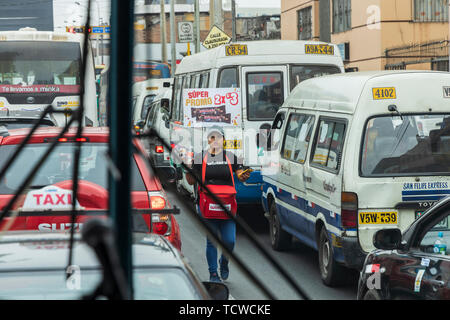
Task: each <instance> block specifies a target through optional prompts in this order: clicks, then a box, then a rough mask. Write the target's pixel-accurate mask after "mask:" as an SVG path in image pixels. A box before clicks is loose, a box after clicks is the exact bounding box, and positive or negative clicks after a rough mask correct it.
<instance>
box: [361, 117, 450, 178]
mask: <svg viewBox="0 0 450 320" xmlns="http://www.w3.org/2000/svg"><path fill="white" fill-rule="evenodd" d="M363 139H364V140H363V149H362V152H361V173H362V176H402V175H403V176H405V175H406V176H415V175H419V174H420V175H424V174H425V175H447V174H448V172H449V170H450V114H434V115H403V117H402V118H400V117H391V116H380V117H375V118H372V119H370V120H369V121H368V122H367V125H366V129H365V134H364V137H363Z"/></svg>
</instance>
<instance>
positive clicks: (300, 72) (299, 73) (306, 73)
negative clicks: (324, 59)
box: [290, 65, 341, 90]
mask: <svg viewBox="0 0 450 320" xmlns="http://www.w3.org/2000/svg"><path fill="white" fill-rule="evenodd" d="M333 73H341V70H339V68H338V67H336V66H317V65H315V66H314V65H305V66H291V75H290V76H291V90H292V89H294V87H295V86H296V85H298V84H299V83H300V82H302V81H303V80H306V79H309V78H315V77H321V76H324V75H327V74H333Z"/></svg>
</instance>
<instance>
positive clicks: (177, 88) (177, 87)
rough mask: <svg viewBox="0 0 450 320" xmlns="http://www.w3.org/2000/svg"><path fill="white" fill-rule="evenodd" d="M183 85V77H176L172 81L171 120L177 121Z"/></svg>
mask: <svg viewBox="0 0 450 320" xmlns="http://www.w3.org/2000/svg"><path fill="white" fill-rule="evenodd" d="M182 85H183V77H176V78H175V81H174V100H173V109H172V114H171V119H172V120H178V118H177V117H178V114H179V109H180V106H181V87H182Z"/></svg>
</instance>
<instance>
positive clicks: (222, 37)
mask: <svg viewBox="0 0 450 320" xmlns="http://www.w3.org/2000/svg"><path fill="white" fill-rule="evenodd" d="M230 41H231V38H230V37H229V36H228V35H227V34H226V33H225V32H223V31H222V30H221V29H219V28H218V27H217V26H213V27H212V28H211V30H210V31H209V33H208V35H207V36H206V38H205V41H203V46H204V47H205V48H206V49H212V48H215V47H218V46H221V45H223V44H227V43H228V42H230Z"/></svg>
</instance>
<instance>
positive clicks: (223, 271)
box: [219, 258, 230, 280]
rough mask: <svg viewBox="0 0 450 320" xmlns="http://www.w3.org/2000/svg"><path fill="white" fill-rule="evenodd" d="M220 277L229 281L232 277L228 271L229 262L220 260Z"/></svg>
mask: <svg viewBox="0 0 450 320" xmlns="http://www.w3.org/2000/svg"><path fill="white" fill-rule="evenodd" d="M219 263H220V277H221V278H222V280H227V279H228V276H229V275H230V270H229V269H228V260H225V259H223V260H222V258H220V261H219Z"/></svg>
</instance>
